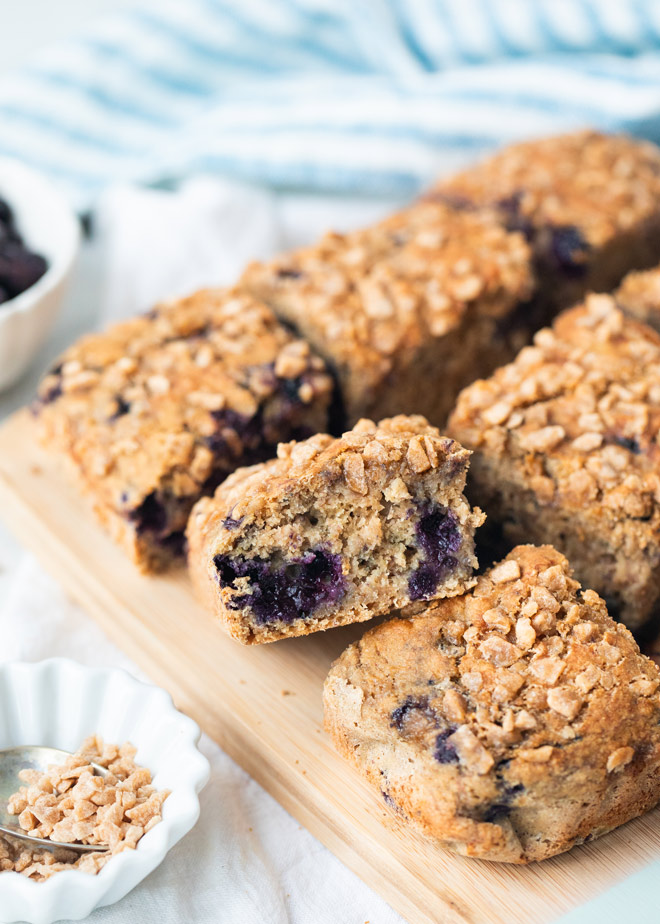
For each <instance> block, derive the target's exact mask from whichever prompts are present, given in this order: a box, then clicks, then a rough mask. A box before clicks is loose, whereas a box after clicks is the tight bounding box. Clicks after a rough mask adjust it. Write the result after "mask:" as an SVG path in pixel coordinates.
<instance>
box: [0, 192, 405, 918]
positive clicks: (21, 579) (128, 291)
mask: <svg viewBox="0 0 660 924" xmlns="http://www.w3.org/2000/svg"><path fill="white" fill-rule="evenodd" d="M390 207H391V203H384V202H375V201H372V202H368V203H365V204H364V205H360V204H359V203H355V202H353V203H352V204H350V205H349V204H347V203H343V202H341V201H337V200H329V201H328V200H319V199H315V198H313V197H310V198H306V199H296V200H294V199H285V200H283V199H281V198H278V197H273V196H270V195H268V194H266V193H262V192H260V191H258V190H256V189H250V188H244V187H238V186H236V185H235V184H229V183H221V182H218V181H215V180H205V179H202V180H195V181H190V182H189V183H188V184H187V185H186V186H185V187H184V188H183V189H182V190H181V192H179V193H176V194H172V193H165V192H146V191H138V190H135V189H129V188H122V189H117V190H113V191H111V192H109V193H108V194H106V196H105V198H104V200H103V202H102V205H101V208H100V212H99V222H98V228H99V234H100V246H101V248H102V251H103V252H104V254H105V257H106V259H105V275H106V283H105V285H104V286H103V288H102V290H103V291H104V295H103V298H102V304H101V310H100V312H99V315H100V320H101V323H105V322H107V321H109V320H111V319H112V318H116V317H119V316H124V315H127V314H131V313H134V312H135V311H140V310H143V309H146V308H148V307H149V305H150V304H151V303H152V302H153V301H154V300H156V299H158V298H163V297H169V296H171V295H173V294H178V293H181V292H185V291H188V290H189V289H190V288H192V287H194V286H196V285H213V284H218V283H227V282H230V281H231V280H232V279H233V278H234V277H235V275H236V274H237V272H238V271H239V270H240V268H241V266H242V265H243V264H244V263H245V261H246V260H247V259H248V258H251V257H256V256H263V255H266V254H267V253H269V252H272V251H274V250H277V249H280V248H283V247H287V246H289V245H290V244H291V243H293V242H295V243H299V242H301V241H302V240H304V239H307V240H311V239H312V238H313V237H314V236H316V235H317V234H318V233H319V232H320V230H321V229H322V228H323V227H329V226H333V225H344V226H348V225H351V224H353V225H355V224H360V223H362V222H365V221H370V220H371V219H372V218H374V217H375V216H376V215H377V214H379V213H383V212H385V211H387V210H388V209H389V208H390ZM99 288H100V287H99V284H98V280H97V281H96V284H95V286H94V289H93V290H91V289H90V292H89V297H90V298H95V297H98V294H97V293H98V290H99ZM78 300H80V294H78ZM3 544H4V545H3ZM6 545H7V540H6V539H4V538H3V534H2V531H1V530H0V562H1V561H2V560H3V559H4V560H5V561H7V562H10V563H11V574H10V575H9V576H8V575H5V576H4V577H3V579H2V581H1V582H0V638H2V640H3V643H2V648H1V649H0V660H2V661H7V660H27V661H38V660H40V659H42V658H46V657H52V656H56V655H62V656H66V657H70V658H74V659H76V660H78V661H80V662H82V663H85V664H93V665H103V666H113V667H123V668H125V669H126V670H128V671H130V672H131V673H132V674H134V675H136V676H138V677H140V676H143V675H142V674H141V672H140V670H139V669H138V668H137V667H136V665H135V664H133V663H132V662H131V661H130V660H129V659H128V658H126V657H125V656H124V655H123V654H122V653H121V651H119V649H117V648H116V647H115V645H114V644H112V642H110V641H109V640H108V639H107V638H106V637H105V635H104V634H103V633H102V632H101V630H100V629H99V628H98V627H97V626H96V624H95V623H94V622H93V621H92V620H91V619H90V618H89V617H88V616H86V615H85V614H84V613H83V612H82V610H80V609H79V608H78V607H77V606H76V605H74V604H73V603H71V602H70V601H69V600H67V598H66V596H65V595H64V593H63V592H62V591H61V590H60V589H59V587H58V586H57V585H56V584H55V582H54V581H52V580H51V579H50V578H49V577H48V576H47V575H46V574H45V573H44V572H43V570H42V568H41V567H40V565H39V564H38V563H37V561H36V560H35V559H34V558H33V557H32V556H31V555H30V554H28V553H27V552H23V553H21V554H17V552H16V549H15V548H14V547H12V548H9V547H8V546H7V547H6V548H5V547H4V546H6ZM202 750H203V751H204V753H205V754H206V756H207V757H208V758H209V760H210V761H211V766H212V776H211V780H210V782H209V784H208V786H207V787H206V789H205V790H204V792H203V793H202V798H201V801H202V814H201V818H200V820H199V822H198V824H197V826H196V827H195V828H194V830H193V831H192V832H191V833H190V834H189V835H188V836H187V837H185V838H184V839H183V841H181V842H180V843H179V844H178V845H177V846H176V847H175V848H174V849H173V850H172V851H171V853H170V854H169V855H168V856H167V857H166V859H165V861H164V862H163V864H162V865H161V866H160V867H159V869H158V870H156V871H155V872H154V873H152V875H151V876H149V878H148V879H147V880H146V881H145V882H143V883H142V884H141V885H139V886H138V887H137V888H136V889H135V890H134V891H133V892H132V893H131V894H130V895H128V896H127V897H126V898H125V899H123V900H122V901H121V902H119V903H118V904H117V905H114V906H112V907H109V908H105V909H101V910H99V911H97V912H95V913H94V914H93V915H92V916H91V917H90V918H89V919H88V920H89V921H90V924H91V922H93V924H100V922H107V924H183V922H185V924H365V922H367V921H368V922H370V924H401V921H402V919H401V918H400V917H399V916H398V915H397V914H395V913H394V912H393V911H392V909H391V908H390V907H389V906H388V905H387V904H386V903H385V902H384V901H383V900H382V899H381V898H380V897H379V896H378V895H376V894H375V893H374V892H372V891H371V890H370V889H369V888H367V886H365V885H364V884H363V883H362V882H361V881H360V880H359V879H358V878H357V877H356V876H355V875H353V873H351V872H350V871H349V870H348V869H347V868H346V867H345V866H343V864H342V863H340V862H339V861H338V860H337V859H335V858H334V857H333V856H332V854H330V853H329V851H327V850H326V849H325V848H324V847H323V846H322V845H321V844H319V843H318V841H316V840H315V839H314V838H313V837H312V836H311V835H310V834H309V833H308V832H307V831H305V830H304V829H303V828H301V827H300V826H299V825H298V823H297V822H296V821H295V820H294V819H293V818H291V816H289V815H288V814H287V813H286V812H285V811H284V810H283V809H282V808H281V807H280V806H279V805H278V804H277V803H276V802H275V801H274V800H273V799H272V798H271V797H270V796H269V795H267V794H266V793H265V792H264V790H262V789H261V787H260V786H259V785H258V784H257V783H255V782H254V781H253V780H251V779H250V778H249V777H248V775H247V774H246V773H244V772H243V771H242V770H241V769H240V768H239V767H238V766H237V765H236V764H235V763H234V762H233V761H232V760H231V759H230V758H229V757H228V756H227V755H226V754H224V753H223V752H222V751H221V750H220V749H219V748H218V747H217V746H216V745H215V744H214V743H213V742H211V741H210V740H209V739H208V738H206V737H205V738H203V740H202Z"/></svg>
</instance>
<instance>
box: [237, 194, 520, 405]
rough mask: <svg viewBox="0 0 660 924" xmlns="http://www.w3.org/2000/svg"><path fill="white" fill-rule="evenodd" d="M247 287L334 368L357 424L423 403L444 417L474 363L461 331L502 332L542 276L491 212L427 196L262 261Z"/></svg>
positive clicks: (249, 271)
mask: <svg viewBox="0 0 660 924" xmlns="http://www.w3.org/2000/svg"><path fill="white" fill-rule="evenodd" d="M242 285H245V286H246V287H247V288H248V289H250V290H251V291H252V292H254V293H255V294H256V295H257V296H258V297H259V298H262V299H263V300H264V301H266V302H267V303H269V304H271V305H272V306H273V307H274V308H275V310H276V311H277V312H278V314H280V315H281V316H282V317H283V318H285V319H286V320H288V321H290V322H291V323H292V324H294V325H295V327H296V328H297V330H298V331H299V332H300V334H301V335H302V336H303V337H305V338H306V339H307V340H308V341H309V342H310V343H311V344H312V345H313V346H314V348H315V349H317V350H318V351H319V352H320V353H321V354H322V355H323V356H324V357H325V358H326V360H327V361H328V362H329V363H331V365H333V366H334V368H335V369H336V370H337V374H338V378H339V381H340V383H341V385H342V387H343V391H344V400H345V403H346V407H347V412H348V417H349V420H350V421H355V420H357V419H358V418H359V417H361V416H373V417H376V418H378V417H381V416H385V415H388V414H392V413H398V412H403V413H406V412H407V413H410V412H413V411H419V412H424V413H426V414H427V415H429V416H431V417H432V418H433V422H437V423H440V422H441V421H442V420H443V419H444V415H445V414H446V411H447V410H448V408H449V406H450V403H451V401H452V399H453V397H454V396H455V394H456V389H455V382H454V381H453V380H452V378H456V377H459V376H460V374H461V373H462V375H463V377H464V376H465V368H464V367H465V362H463V367H462V368H461V370H458V369H457V370H456V371H453V370H452V362H455V357H454V355H453V353H454V352H455V347H456V344H455V343H454V340H455V335H456V334H457V332H459V331H461V330H464V329H465V328H467V327H468V326H470V327H474V326H475V325H479V324H482V326H483V327H484V331H485V329H486V326H487V327H488V331H489V334H490V337H491V339H492V336H493V334H494V332H495V330H496V325H495V322H496V321H497V320H501V319H503V318H506V317H508V316H509V315H511V314H512V313H513V311H514V309H515V307H516V306H517V305H518V304H519V303H520V302H521V301H524V300H525V299H527V298H528V297H529V296H530V294H531V291H532V273H531V267H530V259H529V249H528V247H527V245H526V244H525V242H524V240H523V238H522V235H520V234H517V233H513V234H511V233H508V232H506V231H505V230H504V228H503V227H502V226H501V223H500V222H499V221H497V220H496V218H495V217H494V216H493V215H490V214H488V213H487V212H479V213H477V212H471V211H464V210H462V209H455V208H452V207H451V206H450V205H447V204H446V203H431V202H427V203H418V204H416V205H414V206H412V207H410V208H408V209H406V210H405V211H403V212H400V213H398V214H396V215H393V216H391V217H390V218H387V219H385V220H384V221H382V222H379V223H378V224H376V225H374V226H372V227H370V228H367V229H364V230H361V231H355V232H351V233H349V234H335V233H332V234H327V235H326V236H325V237H324V238H323V239H322V240H321V241H320V242H319V243H318V244H317V245H316V246H314V247H310V248H306V249H303V250H299V251H296V252H294V253H291V254H286V255H283V256H282V257H279V258H278V259H276V260H274V261H272V262H271V263H269V264H252V265H251V266H249V267H248V269H247V270H246V272H245V274H244V276H243V279H242ZM484 319H486V320H487V321H488V325H485V324H483V323H482V322H483V321H484ZM483 340H484V345H483V346H484V349H487V344H488V338H487V337H486V335H485V334H483ZM445 342H447V343H448V344H451V346H450V347H449V349H448V350H447V351H444V350H443V344H444V343H445ZM434 351H435V352H434ZM445 352H446V355H445ZM427 353H428V354H429V355H428V356H427ZM431 354H433V355H431ZM478 359H479V350H478V349H476V348H475V350H474V360H473V361H475V362H476V361H478ZM435 360H437V361H438V362H437V363H436V361H435ZM438 363H439V364H440V366H441V367H442V368H441V371H442V375H441V376H440V377H438V379H437V382H436V381H435V379H434V378H433V377H434V376H437V375H438V369H437V368H436V367H437V365H438ZM462 384H464V381H460V383H459V387H460V385H462ZM434 389H435V393H436V397H435V399H434V400H432V401H430V400H429V397H428V396H429V393H431V394H432V393H433V390H434ZM445 395H446V396H447V397H446V399H445Z"/></svg>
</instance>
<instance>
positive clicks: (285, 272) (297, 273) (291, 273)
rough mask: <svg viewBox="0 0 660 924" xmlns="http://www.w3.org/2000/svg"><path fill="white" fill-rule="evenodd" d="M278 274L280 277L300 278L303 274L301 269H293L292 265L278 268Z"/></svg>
mask: <svg viewBox="0 0 660 924" xmlns="http://www.w3.org/2000/svg"><path fill="white" fill-rule="evenodd" d="M277 275H278V277H279V278H280V279H300V277H301V276H302V275H303V274H302V271H301V270H297V269H293V267H291V266H283V267H281V269H278V271H277Z"/></svg>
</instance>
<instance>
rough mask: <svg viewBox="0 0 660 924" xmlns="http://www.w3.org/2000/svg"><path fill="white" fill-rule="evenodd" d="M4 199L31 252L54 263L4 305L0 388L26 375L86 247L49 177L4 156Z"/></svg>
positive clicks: (0, 169) (0, 190) (0, 184)
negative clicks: (81, 251)
mask: <svg viewBox="0 0 660 924" xmlns="http://www.w3.org/2000/svg"><path fill="white" fill-rule="evenodd" d="M0 197H2V198H3V199H6V200H7V202H8V204H9V205H10V206H11V209H12V211H13V212H14V215H15V217H16V225H17V227H18V230H19V231H20V233H21V234H22V236H23V238H24V239H25V243H26V245H27V247H29V248H30V250H33V251H35V252H36V253H39V254H41V255H42V256H43V257H45V259H46V260H47V261H48V269H47V270H46V272H45V273H44V275H43V276H42V277H41V279H39V280H38V281H37V282H35V284H34V285H32V286H30V288H29V289H26V290H25V292H21V294H20V295H17V296H16V297H15V298H12V299H10V300H9V301H7V302H3V303H2V304H0V389H3V388H8V387H9V386H10V385H12V384H13V383H14V382H15V381H16V380H17V379H18V378H20V376H21V375H22V374H23V372H25V370H26V369H27V367H28V366H29V365H30V363H31V362H32V360H33V358H34V356H35V355H36V353H37V351H38V349H39V347H40V346H41V345H42V343H43V342H44V340H45V339H46V336H47V335H48V333H49V331H50V329H51V327H52V326H53V322H54V321H55V318H56V317H57V313H58V311H59V309H60V305H61V302H62V297H63V295H64V293H65V291H66V287H67V285H68V283H69V280H70V277H71V273H72V270H73V266H74V263H75V260H76V257H77V254H78V249H79V246H80V231H79V226H78V220H77V218H76V216H75V215H74V214H73V211H72V210H71V208H70V207H69V205H68V203H67V202H66V200H65V199H64V196H62V195H61V193H60V192H59V190H58V189H56V187H55V186H54V185H53V184H52V183H51V182H50V181H49V180H48V179H46V177H45V176H42V174H40V173H38V172H37V171H36V170H33V169H32V168H31V167H27V166H26V165H25V164H22V163H21V162H20V161H17V160H13V159H12V158H10V157H0Z"/></svg>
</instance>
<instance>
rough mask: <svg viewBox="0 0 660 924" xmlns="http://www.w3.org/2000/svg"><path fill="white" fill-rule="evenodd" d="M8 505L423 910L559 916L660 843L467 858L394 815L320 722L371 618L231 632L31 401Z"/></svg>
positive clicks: (288, 800)
mask: <svg viewBox="0 0 660 924" xmlns="http://www.w3.org/2000/svg"><path fill="white" fill-rule="evenodd" d="M0 515H1V516H2V518H3V519H4V520H5V521H6V523H7V524H8V525H9V527H10V528H11V529H12V530H13V531H14V532H15V534H16V535H17V537H18V538H19V539H20V540H21V542H22V543H23V544H24V545H25V546H27V547H28V548H29V549H31V550H32V551H34V552H35V554H36V555H37V556H38V557H39V558H40V560H41V562H42V564H43V566H44V568H45V569H46V570H47V571H50V572H51V573H52V574H53V576H54V577H55V578H56V579H57V580H58V581H59V582H60V583H61V584H62V585H63V586H64V587H65V588H66V590H67V591H68V592H69V593H70V594H71V596H72V597H74V598H75V599H76V600H77V601H78V602H79V603H80V604H82V606H83V607H85V608H86V609H87V610H88V611H89V613H90V615H91V616H92V617H93V618H94V619H96V620H97V621H98V622H99V624H100V625H101V626H102V627H103V629H104V630H105V631H106V632H107V634H108V635H109V636H110V637H111V638H112V639H113V640H114V641H115V642H116V643H117V644H118V645H120V646H121V647H122V648H123V649H124V651H126V653H127V654H128V655H129V656H130V657H132V658H133V659H134V660H135V661H136V662H137V663H138V664H139V665H140V667H142V668H143V670H144V671H145V672H146V673H147V674H148V675H149V676H150V677H151V678H152V679H153V681H154V682H155V683H157V684H160V685H161V686H163V687H165V688H166V689H167V690H168V691H169V692H170V693H171V694H172V696H173V698H174V700H175V702H176V704H177V705H178V706H179V708H180V709H182V710H183V711H184V712H187V713H188V714H189V715H191V716H192V717H193V718H194V719H196V721H197V722H199V724H200V725H201V726H202V728H203V729H204V730H205V731H206V732H207V734H209V735H210V736H211V737H212V738H213V739H215V740H216V741H217V742H218V744H220V745H221V746H222V747H223V748H224V749H225V751H227V753H229V754H230V755H231V756H232V757H233V758H234V759H235V760H236V761H237V762H238V763H239V764H241V766H243V767H244V768H245V769H246V770H247V772H248V773H250V774H251V776H253V777H254V778H255V779H256V780H258V782H259V783H260V784H261V785H262V786H263V787H264V788H265V789H266V790H268V792H269V793H271V795H273V796H274V797H275V798H276V799H277V800H278V802H280V803H281V804H282V805H283V806H284V807H285V808H286V809H287V810H288V811H289V812H290V813H291V814H292V815H293V816H294V817H295V818H296V819H297V820H298V821H299V822H300V823H301V824H303V825H304V826H305V827H306V828H307V829H308V830H309V831H311V832H312V834H314V835H315V836H316V837H317V838H318V839H319V840H320V841H321V842H322V843H324V844H325V845H326V846H327V847H329V848H330V850H332V851H333V853H335V854H336V855H337V856H338V857H339V858H340V859H341V860H342V861H343V862H344V863H346V865H347V866H349V867H350V868H351V869H352V870H354V871H355V872H356V873H357V874H358V876H360V877H361V878H362V879H363V880H364V881H365V882H366V883H368V884H369V885H370V886H371V887H372V888H374V889H375V890H376V891H377V892H379V893H380V894H381V895H382V896H383V897H384V898H385V899H386V900H387V901H388V902H389V903H390V904H391V905H392V907H394V908H396V910H397V911H399V912H400V913H401V914H402V915H403V917H404V918H406V919H407V920H408V921H409V922H410V924H431V922H432V924H439V922H442V924H445V922H447V924H466V922H469V924H546V922H550V921H555V920H557V919H558V918H559V917H560V916H561V915H562V914H563V913H565V912H567V911H569V910H571V909H574V908H576V907H578V906H579V905H581V904H583V903H584V902H587V901H589V900H590V899H591V898H594V897H595V896H597V895H599V894H600V893H602V892H603V891H605V890H606V889H608V888H610V887H611V886H612V885H614V884H615V883H616V882H618V881H621V880H622V879H624V878H626V877H627V876H629V875H631V874H632V873H634V872H636V871H637V870H639V869H641V868H642V867H643V866H646V865H647V864H648V863H649V862H651V861H652V860H653V859H657V858H660V812H659V811H655V812H653V813H651V814H649V815H647V816H646V817H644V818H641V819H637V820H636V821H634V822H631V823H630V824H628V825H626V826H624V827H623V828H620V829H619V830H618V831H615V832H613V833H612V834H609V835H608V836H607V837H604V838H602V839H601V840H599V841H596V842H594V843H591V844H589V845H587V846H584V847H580V848H577V849H575V850H573V851H571V852H570V853H568V854H564V855H563V856H561V857H556V858H554V859H551V860H546V861H545V862H544V863H541V864H535V865H532V866H529V867H513V866H507V865H504V864H495V863H489V862H485V861H479V860H466V859H463V858H460V857H456V856H454V855H452V854H451V853H448V852H446V851H443V850H440V849H437V848H434V847H432V846H430V845H429V844H427V843H426V842H425V841H424V840H423V839H422V838H421V837H420V836H418V835H416V834H415V833H413V832H411V831H407V830H404V829H403V827H402V826H401V825H400V824H397V823H396V821H395V822H394V823H392V818H391V815H390V813H389V811H387V810H386V808H385V806H384V804H383V801H382V799H381V798H380V796H379V794H378V793H376V792H374V791H372V790H371V789H370V788H369V787H368V786H367V785H366V784H365V783H364V782H363V781H362V780H361V778H360V777H359V775H358V774H357V772H356V771H355V770H354V769H353V768H352V767H350V766H349V765H347V764H346V763H345V762H344V761H343V760H342V759H341V758H340V757H339V756H338V755H336V754H335V753H334V751H333V749H332V747H331V745H330V742H329V740H328V737H327V735H326V734H325V732H324V731H323V727H322V707H321V688H322V685H323V680H324V678H325V675H326V673H327V671H328V668H329V667H330V664H331V663H332V661H333V659H334V658H335V657H337V655H338V654H339V653H340V652H341V651H342V650H343V649H344V648H345V647H346V645H347V644H348V643H349V642H350V641H352V640H353V639H354V638H356V637H357V636H358V635H359V634H361V632H362V631H364V629H365V627H364V626H357V627H348V628H345V629H335V630H332V631H330V632H327V633H319V634H317V635H311V636H308V637H306V638H298V639H289V640H287V641H283V642H277V643H276V644H273V645H265V646H254V647H251V648H244V647H242V646H241V645H239V644H237V643H236V642H234V641H232V640H231V639H229V638H228V637H227V636H225V635H224V634H223V633H222V632H221V631H220V630H219V629H218V628H217V626H216V625H215V624H214V623H213V621H212V620H211V619H210V618H209V617H207V615H206V613H205V612H204V611H203V610H202V609H201V608H200V607H199V606H198V604H197V603H196V601H195V599H194V598H193V595H192V591H191V587H190V583H189V581H188V578H187V576H186V574H185V571H184V570H183V569H180V570H178V571H177V572H176V573H173V574H169V575H165V576H162V577H153V578H149V577H143V576H141V575H140V574H138V572H137V571H136V570H135V569H134V567H133V566H132V565H131V563H130V562H129V561H127V560H126V559H125V558H124V555H123V553H122V552H121V551H120V550H119V549H117V548H116V547H115V546H114V544H113V543H112V542H111V541H110V540H109V539H108V538H107V537H106V535H105V534H104V533H103V532H102V530H101V529H100V528H99V527H98V526H97V524H96V522H95V520H94V518H93V516H92V515H91V514H90V512H89V510H88V506H87V502H85V501H84V500H82V499H81V498H80V497H79V495H78V493H77V491H76V490H75V489H74V487H73V486H72V485H71V484H70V483H69V481H68V480H67V478H66V477H65V476H64V475H63V474H62V472H61V470H60V464H59V461H58V460H57V459H54V458H53V457H51V456H49V455H48V454H46V453H45V452H44V451H43V450H42V449H40V448H39V447H38V446H37V443H36V437H35V425H34V422H33V421H32V419H31V417H30V416H29V414H28V413H27V412H26V411H22V412H20V413H19V414H17V415H15V416H14V417H13V418H11V419H10V420H9V421H8V422H7V423H6V424H5V425H4V426H3V427H2V428H1V429H0ZM374 924H377V922H374Z"/></svg>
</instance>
